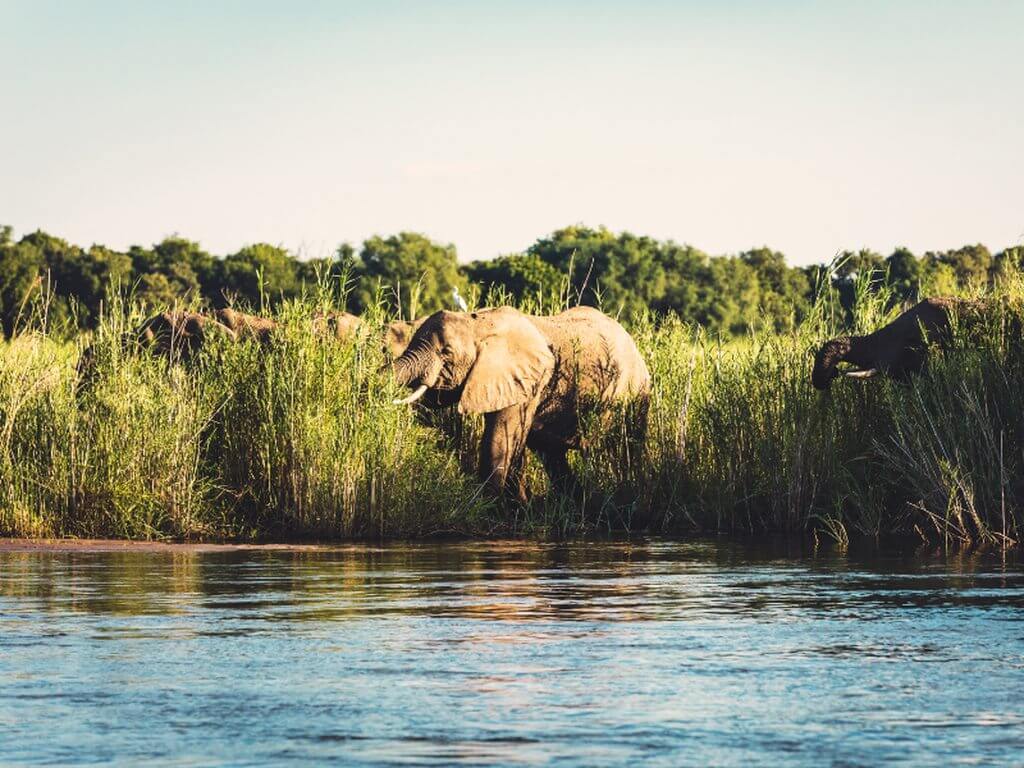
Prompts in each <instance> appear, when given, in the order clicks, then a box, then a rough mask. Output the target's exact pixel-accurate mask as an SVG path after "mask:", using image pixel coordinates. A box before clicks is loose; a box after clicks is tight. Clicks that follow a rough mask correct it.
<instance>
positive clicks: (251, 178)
mask: <svg viewBox="0 0 1024 768" xmlns="http://www.w3.org/2000/svg"><path fill="white" fill-rule="evenodd" d="M1022 29H1024V2H992V1H988V0H978V1H972V2H969V3H967V2H943V1H942V0H929V1H928V2H913V1H911V0H907V1H905V2H898V1H892V2H888V1H887V2H873V1H872V0H866V1H865V0H858V1H856V2H827V1H826V0H814V1H813V2H796V1H794V0H776V1H775V2H743V1H741V0H736V1H735V2H717V1H715V2H698V1H696V0H694V1H693V2H685V1H679V0H677V1H676V2H656V1H654V0H629V1H628V2H626V1H622V2H606V1H605V0H585V1H579V0H563V1H562V2H559V1H558V0H543V1H541V2H536V1H535V0H515V1H514V2H512V1H510V2H503V1H498V0H475V1H474V2H454V1H452V2H433V1H431V0H418V1H411V0H410V1H409V2H390V1H389V0H373V2H369V1H368V2H361V3H353V2H342V1H340V0H339V1H337V2H315V1H313V0H309V1H306V2H301V1H299V0H293V1H291V2H284V1H282V2H262V1H261V0H239V1H238V2H228V1H226V0H179V1H177V2H170V1H169V0H168V1H166V2H151V1H149V0H125V1H124V2H113V1H111V0H90V1H89V2H85V1H84V0H70V1H57V2H53V1H51V0H25V1H24V2H14V1H13V0H0V40H2V42H0V99H2V101H0V224H10V225H12V226H13V227H14V229H15V234H16V235H20V234H25V233H27V232H30V231H34V230H35V229H38V228H41V229H43V230H45V231H47V232H50V233H51V234H55V235H58V236H61V237H64V238H66V239H68V240H70V241H72V242H75V243H79V244H82V245H88V244H91V243H94V242H97V243H104V244H106V245H109V246H111V247H116V248H126V247H128V246H129V245H131V244H143V245H148V244H151V243H153V242H157V241H159V240H161V239H162V238H164V237H165V236H168V235H172V234H179V235H181V236H184V237H188V238H189V239H192V240H198V241H199V242H200V243H201V244H202V245H203V247H205V248H206V249H207V250H209V251H211V252H213V253H218V254H226V253H230V252H233V251H235V250H237V249H238V248H240V247H241V246H243V245H246V244H249V243H253V242H269V243H272V244H276V245H283V246H285V247H287V248H289V249H292V250H293V251H296V252H298V253H299V254H300V255H304V256H310V257H315V256H326V255H328V254H330V253H331V252H332V251H333V250H334V248H335V247H336V246H337V245H338V244H339V243H341V242H351V243H354V244H357V245H358V243H359V242H361V241H362V240H363V239H365V238H366V237H368V236H371V235H373V234H384V235H387V234H392V233H396V232H398V231H401V230H411V231H417V232H423V233H425V234H427V235H428V236H430V237H432V238H434V239H436V240H440V241H443V242H445V243H454V244H455V246H456V247H457V249H458V252H459V256H460V259H462V260H467V261H468V260H473V259H482V258H491V257H494V256H497V255H499V254H505V253H513V252H519V251H522V250H523V249H525V248H526V247H528V246H529V245H530V244H531V243H532V242H533V241H534V240H536V239H537V238H539V237H542V236H544V235H546V234H549V233H551V232H552V231H554V230H555V229H557V228H559V227H563V226H567V225H571V224H575V223H583V224H586V225H589V226H600V225H603V226H607V227H608V228H610V229H612V230H615V231H620V230H629V231H631V232H634V233H637V234H646V235H651V236H653V237H657V238H659V239H673V240H676V241H677V242H681V243H689V244H692V245H694V246H696V247H698V248H700V249H702V250H704V251H706V252H709V253H712V254H725V253H736V252H739V251H742V250H744V249H747V248H751V247H758V246H762V245H767V246H769V247H772V248H774V249H777V250H781V251H782V252H784V253H785V254H786V255H787V257H788V258H789V260H790V262H791V263H795V264H807V263H812V262H821V261H828V260H830V259H831V258H832V256H833V255H834V254H835V253H836V252H838V251H840V250H843V249H856V248H862V247H866V248H872V249H874V250H877V251H880V252H882V253H889V252H890V251H891V250H892V249H893V248H894V247H896V246H906V247H909V248H911V249H912V250H914V251H916V252H919V253H920V252H923V251H926V250H929V249H945V248H953V247H957V246H960V245H963V244H966V243H975V242H982V243H985V244H987V245H988V246H989V247H990V248H992V249H993V250H998V249H1001V248H1003V247H1006V246H1008V245H1015V244H1024V183H1022V181H1024V49H1022V47H1021V45H1020V32H1021V30H1022Z"/></svg>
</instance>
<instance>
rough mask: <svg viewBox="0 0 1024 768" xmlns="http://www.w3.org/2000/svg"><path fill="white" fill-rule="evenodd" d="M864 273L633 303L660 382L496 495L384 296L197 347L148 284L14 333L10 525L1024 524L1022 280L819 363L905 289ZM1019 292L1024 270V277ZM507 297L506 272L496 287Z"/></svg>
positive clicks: (9, 366)
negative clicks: (392, 353)
mask: <svg viewBox="0 0 1024 768" xmlns="http://www.w3.org/2000/svg"><path fill="white" fill-rule="evenodd" d="M867 288H868V286H861V290H860V292H859V297H858V301H857V302H856V307H857V310H856V312H855V313H854V315H853V317H846V316H845V315H844V313H843V312H842V311H841V309H840V308H839V305H838V302H837V301H836V297H835V296H834V295H830V294H829V292H827V291H826V292H823V296H822V299H821V300H820V301H819V303H818V305H817V306H816V307H815V310H814V312H813V313H812V315H811V317H810V318H808V319H807V320H806V321H805V322H803V323H801V324H800V325H798V326H795V327H794V328H793V330H791V331H790V332H788V333H783V334H779V333H776V332H774V331H769V330H766V329H752V330H751V331H750V332H749V333H748V334H747V335H746V336H744V337H742V338H735V339H730V340H722V339H717V338H711V337H709V336H707V335H706V334H704V333H703V332H702V331H701V330H700V329H699V328H694V327H690V326H687V325H685V324H683V323H680V322H679V321H677V320H675V319H673V318H653V317H650V316H645V317H638V318H633V319H631V321H630V323H629V325H630V328H631V330H632V332H633V334H634V337H635V338H636V339H637V342H638V344H639V346H640V347H641V350H642V352H643V353H644V355H645V357H646V359H647V360H648V363H649V366H650V369H651V373H652V376H653V380H654V389H653V392H652V395H651V399H650V404H649V408H648V410H647V413H646V418H647V423H648V429H647V437H646V440H645V441H644V442H643V443H642V444H640V443H636V442H635V441H632V440H631V434H632V431H631V430H632V429H633V427H634V426H635V424H636V423H637V420H638V419H639V418H640V417H641V415H642V414H640V413H639V412H638V410H637V406H636V405H635V404H634V405H630V406H626V407H624V408H622V409H612V410H610V411H608V412H606V413H603V414H601V415H600V416H599V417H595V418H593V419H588V420H586V421H585V423H584V424H583V432H584V435H585V438H586V440H585V444H584V448H583V449H582V450H581V451H580V452H579V453H578V455H576V456H574V457H573V458H572V461H573V465H574V468H575V470H576V475H577V477H578V478H579V483H578V484H577V485H576V486H574V487H572V488H569V489H565V490H564V492H557V493H556V492H551V493H547V494H546V495H545V494H544V491H545V490H546V487H545V486H546V479H545V477H544V475H543V473H542V472H541V471H540V469H539V466H538V465H537V462H533V461H531V462H530V463H529V465H528V468H527V471H528V473H529V475H528V476H529V482H530V485H531V487H532V488H533V490H534V491H535V492H537V497H536V498H535V500H534V501H533V502H531V503H530V504H529V505H527V506H525V507H523V506H519V505H514V504H509V503H503V504H499V503H496V502H495V501H494V500H493V499H490V498H489V497H488V496H487V495H486V494H485V493H483V492H482V491H481V489H480V488H479V487H478V484H477V483H476V481H475V480H474V479H473V478H474V475H473V470H474V467H475V462H476V441H477V439H478V436H479V431H480V420H479V419H462V418H460V417H458V416H457V415H455V414H454V413H445V412H435V413H423V412H417V411H415V410H413V409H409V408H398V407H394V406H392V405H391V402H390V401H391V398H392V397H394V395H395V391H394V385H393V384H392V382H391V381H390V378H389V377H388V376H387V375H386V374H382V373H381V372H380V369H381V366H382V365H383V364H384V362H385V357H384V354H383V352H382V350H381V345H380V341H379V340H380V333H381V329H382V328H383V323H384V321H385V318H384V317H383V314H382V311H381V310H380V309H378V310H375V311H374V312H371V313H370V314H369V315H368V317H367V323H366V327H365V328H364V330H363V332H361V333H360V334H358V335H357V336H356V337H355V338H353V339H351V340H350V341H348V342H345V343H339V342H337V341H335V340H330V339H323V338H319V337H317V336H316V335H314V334H312V333H311V332H310V330H309V329H310V322H309V320H310V317H311V316H312V314H313V313H314V312H315V311H317V310H318V309H321V308H322V307H323V306H324V303H325V301H326V299H325V297H323V296H320V297H314V298H313V299H312V300H310V301H306V302H301V301H299V302H292V303H289V304H286V305H285V306H284V307H282V308H281V310H280V311H279V313H278V315H277V317H276V319H277V320H278V321H279V322H280V324H281V328H282V330H281V333H280V334H279V335H278V337H277V339H276V341H275V343H274V344H273V345H270V346H267V347H261V346H259V345H257V344H255V343H242V344H230V343H227V342H221V343H219V344H215V345H211V346H209V347H207V348H206V349H204V351H203V353H202V354H201V355H200V356H199V358H198V359H197V360H195V361H193V362H192V363H191V364H189V365H187V366H186V365H182V364H181V363H180V362H179V361H176V360H173V359H164V358H158V357H154V356H152V355H149V354H145V353H142V352H140V350H138V349H136V348H135V346H134V345H133V344H132V343H131V342H130V336H131V335H130V333H129V331H130V329H131V328H133V327H134V326H135V325H136V324H137V323H138V321H139V320H140V319H141V314H140V312H139V311H138V309H137V308H133V307H130V306H128V305H127V304H124V303H115V305H114V306H112V307H111V309H110V311H109V312H107V313H106V316H105V317H104V318H103V320H102V322H101V325H100V328H99V330H98V331H97V332H96V334H95V335H94V337H93V339H91V340H90V345H91V346H90V349H91V351H90V354H91V355H92V357H93V360H92V368H91V372H90V373H89V375H88V376H85V375H83V373H82V372H81V371H80V370H79V369H78V367H77V366H76V362H77V360H78V357H79V355H80V354H81V351H82V348H83V347H84V346H85V341H84V340H80V341H78V342H62V341H60V340H59V339H58V338H57V337H56V336H55V335H51V334H50V333H48V332H47V328H46V325H45V321H40V322H37V323H35V324H34V326H33V329H30V330H26V331H24V332H22V333H20V334H19V335H17V336H16V337H14V338H13V339H11V340H8V341H6V342H3V343H2V344H0V535H7V536H42V535H51V536H64V535H74V536H113V537H125V538H160V537H174V538H183V539H188V538H242V539H295V538H320V539H349V538H377V537H392V538H393V537H424V536H433V535H534V536H557V537H565V536H577V535H583V534H587V533H593V532H604V531H629V532H638V531H653V532H668V533H696V532H701V533H707V532H715V533H734V534H756V533H760V532H767V531H773V532H774V531H778V532H790V533H802V534H810V533H817V534H821V535H825V536H829V537H831V538H833V539H835V540H836V541H838V542H840V543H845V542H846V541H848V540H849V539H850V538H851V537H856V536H870V537H876V538H881V537H885V536H892V535H913V536H918V537H924V538H927V539H928V540H930V541H933V542H944V543H948V544H958V545H960V544H971V543H985V544H992V545H996V546H1004V547H1005V546H1013V545H1015V544H1016V543H1017V542H1019V541H1020V539H1021V536H1020V533H1021V531H1020V526H1021V522H1022V518H1021V513H1020V512H1019V510H1020V509H1021V508H1022V504H1024V483H1022V482H1021V481H1020V480H1019V478H1020V477H1024V419H1022V418H1021V415H1020V414H1022V413H1024V356H1022V354H1021V346H1022V345H1021V343H1020V328H1021V325H1020V320H1019V316H1018V314H1017V313H1016V310H1014V309H1013V307H1014V306H1015V305H1014V303H1013V302H1012V301H1004V302H1002V303H1001V304H998V306H999V307H1000V309H999V310H998V311H996V312H994V313H993V315H992V317H991V318H990V320H991V323H990V324H989V325H988V326H987V327H985V328H982V329H974V330H972V331H971V332H969V333H968V332H966V331H965V332H964V333H959V332H958V333H957V334H956V341H955V343H954V344H953V346H952V348H951V349H949V350H948V351H947V352H946V353H944V354H941V355H937V356H936V357H935V359H934V362H933V364H932V365H931V366H930V367H929V370H928V372H927V374H926V375H922V376H919V377H916V378H914V379H913V380H912V381H911V382H910V383H909V384H904V385H901V384H894V383H892V382H888V381H884V380H874V381H871V382H856V383H855V382H846V381H839V382H836V384H835V385H834V386H833V387H832V389H831V390H830V392H829V393H828V394H820V393H818V392H816V391H815V390H813V389H812V387H811V385H810V380H809V371H810V366H811V356H812V354H813V351H814V350H815V349H816V348H817V346H818V345H819V344H820V343H821V342H822V341H823V340H824V339H825V338H828V337H829V336H831V335H835V334H836V333H837V332H838V330H839V325H840V324H841V323H843V324H845V325H847V326H849V325H853V326H854V327H855V328H857V329H858V330H861V331H866V330H870V329H872V328H875V327H877V326H879V325H881V324H882V323H884V322H886V321H887V320H888V319H890V318H891V317H892V315H893V314H894V313H895V311H896V310H895V309H894V308H893V302H892V301H891V300H890V297H887V296H885V295H880V294H878V293H875V292H872V291H869V290H867ZM1002 293H1003V297H1004V298H1006V297H1007V296H1009V297H1010V298H1011V299H1012V298H1013V297H1014V296H1024V290H1021V289H1020V287H1019V286H1010V287H1004V289H1003V291H1002ZM492 300H493V298H492Z"/></svg>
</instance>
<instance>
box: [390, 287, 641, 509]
mask: <svg viewBox="0 0 1024 768" xmlns="http://www.w3.org/2000/svg"><path fill="white" fill-rule="evenodd" d="M393 370H394V373H395V377H396V380H397V381H398V383H399V384H401V385H403V386H406V387H410V388H412V389H414V390H415V391H414V392H413V394H411V395H410V396H409V397H407V398H403V399H402V400H398V401H396V402H399V403H409V402H414V401H415V400H417V399H419V398H420V397H423V396H424V395H427V394H428V393H429V396H428V398H427V400H426V402H428V403H429V404H431V405H444V404H454V403H456V402H457V403H458V408H459V411H460V412H461V413H479V414H483V415H484V435H483V440H482V442H481V446H480V463H479V473H480V477H481V479H482V480H483V481H485V482H486V483H487V484H488V485H489V486H490V487H491V488H492V489H493V490H494V491H496V492H498V493H502V492H510V493H512V494H514V495H516V496H517V497H518V498H519V499H520V500H525V498H526V494H525V488H524V487H523V482H522V481H523V478H522V466H523V461H524V458H525V449H526V448H527V447H529V448H531V449H533V450H534V451H535V452H537V454H538V455H539V456H540V458H541V460H542V461H543V463H544V468H545V469H546V470H547V473H548V475H549V476H550V477H551V479H552V481H553V482H560V481H564V480H566V479H568V478H569V474H570V473H569V465H568V462H567V460H566V453H567V451H568V450H570V449H572V448H577V447H579V443H580V428H579V423H580V415H581V411H582V410H583V409H585V408H588V407H594V406H599V405H600V404H608V403H614V402H624V401H628V400H631V399H634V398H635V399H637V400H639V401H640V402H641V405H642V406H645V405H646V400H647V396H648V393H649V390H650V374H649V373H648V371H647V365H646V364H645V363H644V360H643V358H642V357H641V356H640V352H639V350H637V347H636V344H635V343H634V341H633V339H632V338H631V337H630V335H629V334H628V333H627V332H626V331H625V329H624V328H623V327H622V326H621V325H619V324H618V323H617V322H616V321H615V320H613V319H612V318H610V317H608V316H607V315H604V314H602V313H601V312H599V311H598V310H596V309H593V308H591V307H575V308H573V309H570V310H567V311H565V312H562V313H560V314H558V315H553V316H548V317H537V316H531V315H526V314H523V313H522V312H519V311H518V310H515V309H512V308H509V307H502V308H498V309H485V310H480V311H478V312H446V311H442V312H437V313H435V314H433V315H431V316H430V317H428V318H426V319H425V320H424V321H423V322H422V324H421V325H420V327H419V329H417V331H416V333H415V334H414V335H413V338H412V340H411V341H410V343H409V346H408V347H407V348H406V350H405V352H403V353H402V355H401V356H400V357H398V358H397V359H396V360H395V362H394V363H393ZM645 411H646V409H645V408H641V411H640V413H641V414H643V413H645ZM632 426H633V428H634V430H635V431H636V432H637V433H638V435H639V436H640V437H641V438H642V433H643V430H644V427H645V426H646V418H645V416H643V415H641V416H639V417H638V418H637V419H636V420H635V423H634V424H633V425H632ZM634 437H636V435H634Z"/></svg>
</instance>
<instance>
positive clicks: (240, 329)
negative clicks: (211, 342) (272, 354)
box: [213, 308, 278, 344]
mask: <svg viewBox="0 0 1024 768" xmlns="http://www.w3.org/2000/svg"><path fill="white" fill-rule="evenodd" d="M213 317H214V319H215V320H216V321H217V322H218V323H220V324H221V325H224V326H226V327H227V328H230V329H231V330H232V331H233V332H234V334H235V337H236V338H237V339H239V340H243V339H252V340H253V341H258V342H259V343H261V344H267V343H269V342H270V341H271V340H272V339H273V337H274V332H275V331H276V330H277V328H278V324H277V322H276V321H274V320H271V319H270V318H268V317H259V316H258V315H250V314H248V313H246V312H239V311H238V310H236V309H230V308H225V309H218V310H216V311H215V312H214V313H213Z"/></svg>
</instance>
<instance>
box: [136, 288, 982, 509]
mask: <svg viewBox="0 0 1024 768" xmlns="http://www.w3.org/2000/svg"><path fill="white" fill-rule="evenodd" d="M982 306H983V305H982V304H981V303H980V302H977V301H969V300H964V299H954V298H944V297H939V298H929V299H925V300H924V301H921V302H920V303H919V304H917V305H916V306H914V307H912V308H911V309H909V310H907V311H906V312H904V313H903V314H902V315H900V316H899V317H897V318H896V319H895V320H894V321H893V322H891V323H890V324H889V325H886V326H885V327H883V328H881V329H879V330H877V331H875V332H874V333H871V334H868V335H865V336H843V337H839V338H835V339H831V340H829V341H827V342H825V344H824V345H823V346H822V347H821V348H820V350H818V352H817V354H816V356H815V361H814V367H813V370H812V372H811V383H812V384H813V386H814V387H815V388H817V389H819V390H824V389H827V388H828V387H829V386H830V385H831V383H832V381H833V380H835V379H836V378H838V377H840V376H843V377H850V378H868V377H871V376H874V375H877V374H886V375H888V376H891V377H893V378H896V379H902V378H905V377H906V376H907V375H908V374H909V373H911V372H914V371H918V370H920V369H921V368H922V366H923V365H924V363H925V362H926V356H927V351H928V345H929V343H939V344H942V343H945V342H947V341H948V339H949V337H950V335H951V334H950V330H951V326H952V318H953V317H954V316H957V315H959V314H961V313H970V312H975V311H978V310H979V309H980V308H981V307H982ZM311 322H312V331H313V332H314V333H316V334H318V335H320V336H322V337H326V338H334V339H338V340H346V339H349V338H351V337H352V336H353V335H354V334H355V333H357V332H358V329H359V328H360V327H361V326H362V324H363V321H362V319H361V318H359V317H357V316H355V315H351V314H348V313H346V312H335V313H323V314H319V315H316V316H315V317H313V319H312V321H311ZM277 329H278V325H277V323H275V321H273V320H269V319H266V318H261V317H257V316H254V315H248V314H245V313H242V312H237V311H235V310H232V309H221V310H217V311H215V312H211V313H199V312H164V313H161V314H159V315H155V316H153V317H151V318H149V319H148V320H146V322H144V323H143V324H142V326H140V328H139V329H138V331H137V333H136V341H137V342H138V343H140V344H142V345H144V346H147V347H149V348H151V349H152V350H153V351H154V352H157V353H160V354H167V353H177V354H179V355H180V356H181V357H182V358H187V357H188V356H190V355H192V354H194V353H195V352H196V351H197V350H198V349H199V348H200V347H201V346H202V345H203V344H204V342H205V341H206V340H208V339H210V338H213V337H220V338H223V339H226V340H228V341H242V340H247V339H248V340H251V341H255V342H257V343H261V344H267V343H270V342H271V340H272V339H273V337H274V334H275V333H276V332H277ZM381 343H382V346H383V347H384V349H385V350H386V351H387V352H388V353H389V354H390V357H391V362H390V363H389V367H390V369H391V371H392V373H393V375H394V377H395V380H396V382H397V384H398V385H399V386H401V387H405V388H407V389H408V390H410V393H409V394H408V396H406V397H402V398H396V399H395V401H394V402H395V403H396V404H398V405H408V404H411V403H415V402H417V401H418V402H420V403H421V404H424V405H427V406H429V407H432V408H440V407H450V406H456V407H457V409H458V411H459V412H460V413H468V414H481V415H482V416H483V419H484V431H483V438H482V440H481V445H480V461H479V464H478V467H479V475H480V479H481V480H482V481H483V482H484V483H485V484H486V485H487V486H488V487H489V488H490V489H491V490H492V491H493V492H494V493H495V494H497V495H499V496H500V495H507V496H510V497H513V498H516V499H518V500H520V501H525V500H526V489H525V487H524V478H523V466H524V461H525V454H526V449H527V448H529V449H530V450H532V451H534V452H535V453H536V454H537V456H538V457H539V458H540V460H541V461H542V463H543V465H544V468H545V471H546V472H547V474H548V476H549V478H550V480H551V482H552V484H553V486H555V487H564V486H565V485H566V484H571V483H572V482H573V480H572V477H571V473H570V470H569V463H568V461H567V453H568V451H570V450H572V449H574V448H579V447H580V443H581V430H580V423H581V421H582V420H583V418H584V416H585V414H586V413H595V414H600V413H601V412H602V411H603V410H604V408H602V406H607V405H611V404H616V403H623V404H624V403H629V404H630V407H631V408H632V409H633V410H632V412H631V413H630V418H628V419H627V432H628V434H627V438H626V439H628V440H630V441H631V442H635V443H636V445H637V447H638V448H639V446H640V445H642V441H643V438H644V433H645V431H646V421H647V400H648V397H649V394H650V389H651V376H650V373H649V372H648V369H647V365H646V363H645V362H644V359H643V357H642V355H641V354H640V351H639V350H638V349H637V346H636V343H635V342H634V340H633V338H632V337H631V336H630V335H629V333H628V332H627V331H626V330H625V329H624V328H623V327H622V326H621V325H620V324H619V323H618V322H617V321H616V320H614V319H612V318H611V317H608V316H607V315H605V314H603V313H602V312H600V311H598V310H597V309H593V308H591V307H574V308H572V309H568V310H566V311H564V312H561V313H559V314H556V315H549V316H534V315H527V314H525V313H523V312H520V311H519V310H516V309H513V308H510V307H500V308H495V309H481V310H478V311H475V312H448V311H440V312H436V313H435V314H433V315H430V316H429V317H425V318H421V319H419V320H416V321H414V322H402V321H399V322H395V323H392V324H390V325H389V326H388V327H387V328H386V329H385V330H384V335H383V338H382V339H381ZM841 364H843V365H849V366H854V367H853V368H845V369H841V368H840V365H841Z"/></svg>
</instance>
